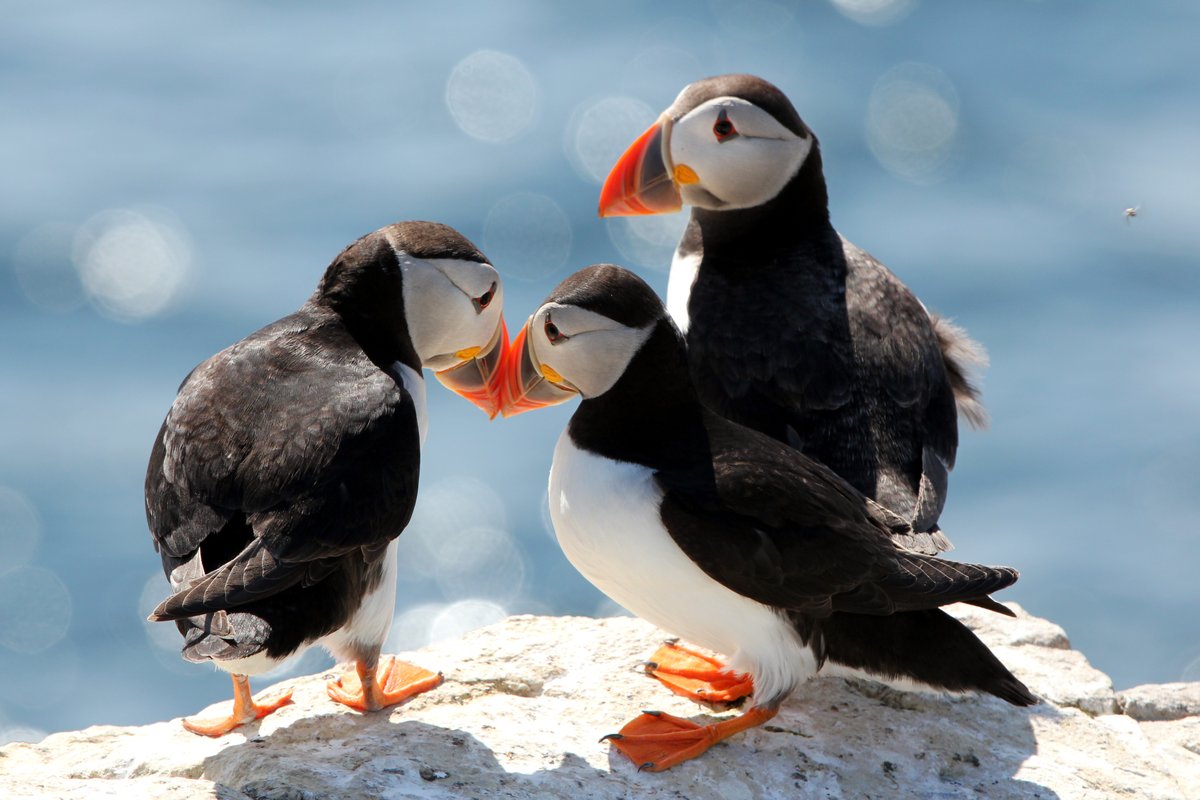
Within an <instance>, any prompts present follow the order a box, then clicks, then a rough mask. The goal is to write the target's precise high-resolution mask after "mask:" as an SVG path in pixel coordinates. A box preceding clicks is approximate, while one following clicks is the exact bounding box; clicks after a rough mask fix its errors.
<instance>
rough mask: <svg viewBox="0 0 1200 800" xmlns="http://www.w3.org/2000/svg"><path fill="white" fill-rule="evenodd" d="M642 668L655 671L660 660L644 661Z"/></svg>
mask: <svg viewBox="0 0 1200 800" xmlns="http://www.w3.org/2000/svg"><path fill="white" fill-rule="evenodd" d="M642 669H644V670H646V672H653V671H654V670H656V669H658V662H657V661H643V662H642Z"/></svg>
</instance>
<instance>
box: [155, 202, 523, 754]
mask: <svg viewBox="0 0 1200 800" xmlns="http://www.w3.org/2000/svg"><path fill="white" fill-rule="evenodd" d="M502 304H503V297H502V288H501V286H500V279H499V275H498V274H497V272H496V270H495V269H494V268H492V266H491V265H490V264H488V263H487V260H486V258H485V257H484V256H483V254H482V253H480V252H479V250H478V249H476V248H475V247H474V246H473V245H472V244H471V243H470V242H468V241H467V240H466V239H465V238H463V237H462V236H461V235H459V234H458V233H457V232H456V231H454V230H453V229H451V228H448V227H446V226H444V225H440V224H437V223H428V222H406V223H398V224H395V225H391V226H388V227H386V228H383V229H380V230H379V231H376V232H374V233H372V234H370V235H368V236H365V237H363V238H362V239H359V240H358V241H357V242H355V243H353V244H352V245H350V246H349V247H347V248H346V249H345V250H344V251H343V252H342V253H341V254H340V255H339V256H338V257H337V258H336V259H335V260H334V261H333V263H332V264H331V265H330V266H329V267H328V269H327V270H326V272H325V275H324V277H323V278H322V279H321V282H320V284H319V286H318V287H317V290H316V292H315V293H314V294H313V295H312V297H310V298H309V300H308V301H307V302H306V303H305V304H304V305H303V306H302V307H301V308H300V309H299V310H298V311H296V312H295V313H293V314H290V315H288V316H286V317H284V318H283V319H280V320H278V321H276V322H274V323H272V324H270V325H268V326H266V327H265V328H262V329H261V330H259V331H257V332H255V333H253V334H251V335H250V336H247V337H246V338H245V339H243V340H241V341H240V342H238V343H236V344H234V345H233V346H231V347H229V348H227V349H225V350H223V351H221V352H220V353H218V354H216V355H215V356H213V357H211V358H209V359H208V360H206V361H204V362H203V363H201V364H200V365H199V366H197V367H196V368H195V369H194V370H192V372H191V374H189V375H188V377H187V378H186V379H185V380H184V382H183V384H182V385H181V386H180V389H179V393H178V396H177V397H176V399H175V402H174V403H173V404H172V406H171V410H170V412H169V413H168V414H167V417H166V420H165V421H164V422H163V425H162V428H161V430H160V432H159V434H158V438H157V439H156V441H155V443H154V448H153V451H152V453H151V456H150V464H149V467H148V470H147V474H146V516H147V520H148V522H149V526H150V530H151V533H152V535H153V539H154V546H155V549H156V550H158V552H159V554H160V556H161V558H162V563H163V568H164V570H165V572H166V573H167V575H168V577H169V579H170V582H171V590H172V594H171V596H170V597H168V598H167V599H166V600H164V601H163V602H162V603H161V604H160V605H159V606H158V607H157V608H156V609H155V610H154V613H153V614H152V615H151V619H152V620H156V621H166V620H174V621H175V622H176V624H177V625H178V627H179V630H180V633H181V634H183V637H184V648H183V655H184V658H186V659H188V660H189V661H197V662H204V661H208V662H211V663H214V664H216V665H217V666H219V667H221V668H222V669H224V670H226V671H228V672H230V673H232V674H233V675H234V676H235V691H236V692H237V694H238V697H239V701H238V702H242V700H241V697H242V694H243V693H248V690H247V689H246V683H245V678H244V676H246V675H251V674H256V673H259V672H262V671H265V670H267V669H270V668H271V667H272V666H273V665H275V664H277V663H279V661H281V660H282V659H285V658H287V657H288V656H290V655H292V654H293V653H296V652H297V651H298V650H300V649H302V648H304V647H306V646H308V645H311V644H314V643H319V644H321V645H323V646H325V647H326V648H327V649H329V650H330V651H331V652H332V653H333V654H334V655H335V657H337V658H338V659H339V660H348V661H355V662H356V663H357V664H358V665H359V672H360V677H362V678H363V683H362V686H361V687H360V688H361V694H362V696H361V697H360V698H358V699H359V700H360V701H361V702H357V703H356V702H350V704H351V705H355V706H356V707H363V708H372V707H378V706H379V705H382V704H387V701H388V700H389V697H388V692H387V690H388V687H387V686H385V685H383V682H381V684H380V687H379V688H381V689H382V692H377V691H376V687H374V681H373V678H374V670H375V667H376V662H377V661H378V658H379V652H380V647H381V645H382V644H383V641H384V639H385V638H386V637H387V634H388V631H389V628H390V625H391V620H392V613H393V609H394V604H395V586H396V542H395V540H396V537H397V536H398V535H399V534H400V532H401V531H403V530H404V527H405V526H406V525H407V524H408V521H409V519H410V517H411V515H412V511H413V506H414V504H415V502H416V497H417V484H418V475H419V471H420V450H421V444H422V443H423V441H424V439H425V431H426V426H427V420H426V410H425V385H424V379H423V377H422V374H421V369H422V367H423V366H432V367H434V368H439V369H442V370H444V372H443V374H442V375H440V376H439V377H445V376H446V375H449V376H450V379H449V380H448V383H452V384H454V386H453V388H455V389H456V390H460V391H463V392H464V393H469V392H472V391H474V392H477V393H484V394H486V393H487V391H488V384H489V379H490V378H491V377H492V374H493V373H494V371H495V366H496V365H497V363H498V362H499V360H500V358H501V356H502V354H503V350H504V348H505V347H506V346H507V336H506V334H505V333H504V325H503V320H502V318H501V308H502ZM493 400H495V398H494V397H493ZM476 402H479V401H478V400H476ZM493 405H494V403H493ZM485 410H486V411H488V412H489V413H492V414H494V412H495V410H496V409H495V408H494V407H492V408H487V407H486V406H485ZM394 666H395V665H389V667H388V668H389V669H391V668H392V667H394ZM239 678H240V683H239ZM393 683H395V681H393ZM393 688H394V687H393ZM331 694H334V695H335V699H341V700H343V701H346V699H347V697H350V698H351V700H353V699H354V698H353V697H352V696H353V695H354V694H355V692H354V691H353V690H349V691H346V690H345V687H341V686H336V687H331ZM245 699H247V700H248V694H247V698H245ZM392 702H396V701H395V700H393V701H392ZM244 705H245V704H244V703H243V706H244ZM252 711H253V708H252V707H243V708H240V709H238V708H235V712H234V714H233V716H232V717H231V718H230V719H228V720H218V721H217V722H216V723H212V724H208V723H194V724H193V725H190V726H189V727H192V728H193V730H196V731H197V732H200V733H209V734H212V735H219V734H220V733H223V732H225V731H226V730H229V729H230V728H232V727H234V726H236V724H238V723H239V722H245V721H247V719H245V717H247V716H249V715H250V714H251V712H252ZM257 715H259V716H261V714H257ZM239 716H240V717H241V719H238V718H239ZM250 718H253V717H250Z"/></svg>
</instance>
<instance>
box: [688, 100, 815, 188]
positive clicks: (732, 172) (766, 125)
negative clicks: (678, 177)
mask: <svg viewBox="0 0 1200 800" xmlns="http://www.w3.org/2000/svg"><path fill="white" fill-rule="evenodd" d="M721 111H724V112H725V113H726V115H727V118H728V119H729V121H730V122H732V123H733V126H734V129H735V130H736V131H737V135H736V136H731V137H730V138H728V139H726V140H724V141H717V137H716V136H715V134H714V133H713V124H714V122H715V121H716V120H717V115H718V114H719V113H720V112H721ZM812 145H813V140H812V137H803V136H797V135H796V134H795V133H792V131H790V130H788V129H787V128H786V127H784V126H783V125H782V124H781V123H780V122H779V121H778V120H776V119H775V118H774V117H772V116H771V115H770V114H768V113H767V112H766V111H763V110H762V109H761V108H759V107H758V106H756V105H754V104H753V103H750V102H748V101H746V100H742V99H740V98H735V97H718V98H716V99H713V100H710V101H708V102H707V103H704V104H703V105H701V106H699V107H697V108H696V109H694V110H692V111H691V112H689V113H688V114H687V115H686V116H684V117H683V119H681V120H679V122H677V123H675V126H674V128H673V129H672V133H671V158H672V160H673V161H674V162H675V164H676V165H680V164H685V165H687V166H688V167H689V168H691V170H692V171H693V172H694V173H695V174H696V175H697V177H698V178H699V182H698V183H695V184H691V185H683V186H681V187H680V193H681V194H682V196H683V199H684V202H686V203H688V204H689V205H695V206H699V207H701V208H712V209H716V210H720V209H735V208H750V207H753V206H757V205H762V204H763V203H765V202H767V201H768V200H770V199H772V198H773V197H775V196H776V195H777V194H779V192H780V191H781V190H782V189H783V187H784V186H786V185H787V183H788V181H790V180H791V179H792V178H793V177H794V176H795V175H796V173H797V172H799V171H800V166H801V165H802V164H803V163H804V159H805V158H807V157H808V154H809V151H810V150H812Z"/></svg>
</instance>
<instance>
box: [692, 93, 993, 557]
mask: <svg viewBox="0 0 1200 800" xmlns="http://www.w3.org/2000/svg"><path fill="white" fill-rule="evenodd" d="M694 86H697V87H699V88H698V89H697V90H696V91H694V92H693V90H692V88H689V89H688V90H687V91H685V92H684V95H682V96H681V98H680V100H679V101H677V103H676V105H677V106H678V105H680V104H681V103H682V102H683V101H684V100H685V99H687V100H688V102H689V103H691V104H692V105H693V107H694V105H698V104H699V103H701V102H704V100H706V99H709V98H711V97H715V96H720V95H721V94H729V95H736V96H739V97H744V98H745V99H747V100H750V101H751V102H755V103H757V104H760V107H763V108H764V109H766V110H768V111H769V112H770V113H772V114H773V115H774V116H775V117H776V119H778V120H779V121H780V122H781V123H783V124H785V125H787V126H789V127H790V128H791V129H792V130H794V131H797V132H800V133H802V134H804V133H808V134H809V135H811V132H809V131H808V129H807V126H805V125H804V124H803V122H801V121H799V117H798V116H797V115H796V114H795V110H794V109H793V108H792V106H791V104H790V103H789V102H787V99H786V97H784V96H783V95H782V93H781V92H779V90H778V89H776V88H775V87H774V86H771V85H770V84H769V83H767V82H765V81H762V80H761V79H758V78H754V77H753V76H722V77H720V78H714V79H707V80H706V81H701V82H698V84H695V85H694ZM672 108H675V107H674V106H673V107H672ZM813 139H814V141H813V145H812V149H811V151H810V153H809V155H808V157H807V159H806V160H805V162H804V164H803V165H802V166H801V168H800V170H799V172H798V173H797V174H796V176H795V177H794V178H793V179H792V180H791V182H789V183H788V184H787V185H786V186H785V187H784V189H783V190H782V191H781V192H780V193H779V194H778V195H777V196H776V197H774V198H773V199H771V200H770V201H768V202H767V203H764V204H763V205H760V206H757V207H754V208H749V209H741V210H734V211H710V210H706V209H700V208H696V209H693V211H692V218H691V222H690V224H689V226H688V229H687V233H686V234H685V236H684V239H683V241H682V242H681V245H680V254H681V255H687V254H696V253H698V254H700V255H701V256H702V259H701V263H700V269H699V272H698V274H697V277H696V280H695V283H694V285H693V286H692V290H691V294H690V298H689V302H688V311H689V316H690V326H689V330H688V332H687V342H688V346H689V362H690V365H691V370H692V376H693V379H694V380H695V384H696V389H697V392H698V393H699V395H700V397H701V399H702V400H703V402H704V403H705V404H706V405H708V406H709V407H710V408H712V409H713V410H715V411H717V412H718V413H719V414H721V415H723V416H725V417H727V418H729V419H731V420H734V421H736V422H739V423H741V424H744V425H747V426H749V427H751V428H754V429H755V430H758V431H761V432H762V433H765V434H767V435H768V436H771V437H772V438H774V439H777V440H779V441H781V442H784V443H787V444H789V445H791V446H794V447H797V448H799V449H801V450H802V451H803V452H804V453H806V454H807V455H810V456H812V457H813V458H816V459H817V460H819V461H821V462H822V463H824V464H826V465H828V466H829V467H831V468H832V469H833V470H834V471H836V472H837V473H838V474H839V475H841V476H842V477H844V478H845V479H846V480H848V481H849V482H850V483H851V484H852V485H853V486H854V487H855V488H856V489H858V490H859V491H860V492H862V493H863V494H865V495H867V496H869V497H872V498H874V499H876V500H878V501H879V502H880V503H882V504H884V505H885V506H887V507H888V508H890V509H891V510H893V511H895V512H896V513H897V514H899V515H901V516H902V517H904V518H905V519H906V520H908V521H910V522H911V523H912V524H913V525H914V527H915V529H916V531H917V532H919V533H928V534H929V535H927V536H926V537H925V540H924V543H923V544H921V545H920V546H921V547H922V549H923V550H925V551H927V552H936V551H937V550H940V549H944V548H945V547H947V546H948V542H946V540H945V539H944V537H942V536H941V534H940V533H938V526H937V520H938V516H939V514H940V513H941V510H942V507H943V505H944V503H945V494H946V488H947V473H948V471H949V470H950V469H951V468H952V467H953V464H954V456H955V451H956V449H957V446H958V427H957V416H956V405H955V392H954V389H953V387H952V385H951V377H952V374H951V373H954V374H957V375H959V376H961V375H962V374H963V367H962V365H961V364H958V363H954V364H952V365H951V369H948V366H947V361H946V356H945V354H944V352H943V348H942V347H940V346H939V338H938V335H937V334H935V331H934V323H933V320H932V319H931V318H930V316H929V314H928V313H927V312H926V311H925V309H924V308H923V307H922V306H921V304H920V302H919V301H918V300H917V299H916V297H914V296H913V294H912V293H911V292H910V291H909V290H908V289H907V288H906V287H905V286H904V285H903V284H902V283H901V282H900V281H899V279H897V278H896V276H895V275H893V274H892V273H891V272H890V271H888V270H887V268H885V267H884V266H883V265H882V264H880V263H879V262H878V261H876V260H875V259H873V258H872V257H871V256H870V255H868V254H867V253H865V252H863V251H862V250H859V249H858V248H856V247H854V245H852V244H850V243H849V242H846V241H845V240H843V239H842V238H841V237H840V236H839V235H838V234H837V232H836V231H835V230H834V229H833V227H832V225H831V224H830V222H829V212H828V195H827V192H826V188H825V180H824V176H823V175H822V169H821V156H820V146H819V143H818V142H817V141H816V139H815V137H813ZM959 383H960V384H961V386H962V387H963V391H964V392H965V393H968V394H971V397H972V398H973V397H974V394H973V392H974V390H973V389H971V387H970V386H969V385H968V384H967V383H966V381H965V380H960V381H959Z"/></svg>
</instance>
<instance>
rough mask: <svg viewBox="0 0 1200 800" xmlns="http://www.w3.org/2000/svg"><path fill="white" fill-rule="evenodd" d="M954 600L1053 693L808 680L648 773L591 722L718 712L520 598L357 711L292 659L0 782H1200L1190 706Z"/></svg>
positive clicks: (18, 766)
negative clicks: (689, 756)
mask: <svg viewBox="0 0 1200 800" xmlns="http://www.w3.org/2000/svg"><path fill="white" fill-rule="evenodd" d="M955 613H956V614H957V615H958V616H960V618H963V619H965V620H966V621H967V622H968V624H971V625H972V626H973V627H976V629H977V631H978V633H979V634H980V636H981V638H983V639H984V641H986V642H988V643H989V645H991V646H993V647H994V648H995V649H996V652H997V654H998V655H999V656H1000V658H1001V659H1003V660H1004V661H1005V662H1006V663H1008V664H1009V665H1010V666H1012V667H1013V669H1014V671H1015V672H1016V673H1017V674H1018V675H1019V676H1020V677H1021V678H1022V680H1025V681H1026V682H1027V683H1028V684H1029V686H1030V688H1031V689H1033V691H1034V692H1036V693H1037V694H1039V695H1040V696H1042V697H1045V698H1049V699H1050V700H1052V701H1053V702H1046V703H1044V704H1042V705H1040V706H1036V707H1034V708H1032V709H1018V708H1014V707H1012V706H1009V705H1007V704H1005V703H1004V702H1002V701H1000V700H997V699H995V698H991V697H975V696H954V697H949V696H940V695H922V694H911V693H905V692H899V691H896V690H893V689H889V688H886V687H882V686H879V685H878V684H870V683H866V682H857V681H844V680H840V679H835V678H828V679H819V680H816V681H813V682H811V683H809V684H808V685H806V686H804V687H803V688H802V689H801V690H800V691H799V692H797V693H796V695H795V696H794V697H793V698H792V699H791V700H789V701H788V702H787V703H786V704H785V706H784V708H783V710H782V711H781V713H780V714H779V716H778V717H776V718H775V719H774V720H772V721H771V723H770V724H769V725H767V726H764V727H762V728H759V729H755V730H752V731H749V732H747V733H745V734H742V735H739V736H736V737H734V738H733V739H731V740H730V741H728V742H725V743H722V744H720V745H717V746H716V747H714V748H713V749H712V750H710V751H709V752H708V753H707V754H705V755H704V756H702V757H701V758H699V759H697V760H694V761H690V762H687V763H685V764H682V765H680V766H678V767H676V768H675V769H673V770H670V771H669V772H665V773H655V774H651V773H639V772H637V770H636V769H635V768H634V766H633V765H632V764H630V763H629V762H628V761H626V760H625V758H624V757H623V756H621V755H620V754H619V753H616V752H615V751H613V750H611V749H610V748H609V746H608V745H606V744H602V743H600V742H599V741H598V739H599V738H600V736H601V735H603V734H605V733H610V732H613V731H616V730H617V729H619V728H620V727H621V725H622V724H624V723H625V722H626V721H628V720H629V719H630V718H632V717H633V716H634V715H635V714H637V713H638V712H639V711H640V710H641V709H643V708H658V709H661V710H663V711H668V712H671V713H674V714H678V715H681V716H687V717H691V718H693V719H697V720H704V719H710V718H711V715H709V714H708V713H707V712H706V711H704V710H703V709H700V708H698V707H697V706H695V705H692V704H690V703H688V702H687V701H685V700H683V699H682V698H678V697H676V696H675V695H672V694H670V693H668V692H667V691H666V690H665V689H663V688H662V687H661V686H659V685H658V683H657V682H655V681H654V680H652V679H650V678H648V677H646V676H645V675H644V674H642V672H641V670H640V667H639V664H640V662H641V661H643V660H644V659H646V658H647V657H648V655H649V654H650V653H651V652H652V651H653V649H654V648H655V647H656V646H657V645H658V643H659V641H660V640H661V639H662V638H663V634H662V633H661V632H660V631H657V630H656V629H654V628H653V627H651V626H650V625H648V624H646V623H644V622H641V621H639V620H636V619H631V618H627V617H618V618H612V619H604V620H594V619H585V618H577V617H561V618H556V617H512V618H510V619H508V620H506V621H504V622H502V623H499V624H496V625H493V626H491V627H489V628H485V629H482V630H479V631H475V632H474V633H470V634H467V635H466V636H464V637H462V638H461V639H458V640H452V641H446V642H441V643H438V644H435V645H432V646H430V647H428V648H426V649H424V650H422V651H420V652H419V653H412V654H405V656H404V657H406V658H408V659H409V660H412V661H414V662H416V663H418V664H421V665H422V666H425V667H428V668H432V669H440V670H442V671H443V672H444V673H445V675H446V682H445V683H444V684H443V685H442V686H441V687H439V688H438V689H436V690H434V691H432V692H430V693H428V694H425V695H422V696H420V697H417V698H414V699H413V700H412V701H410V702H408V703H406V704H404V705H402V706H400V707H398V708H393V709H390V710H388V711H385V712H381V713H379V714H372V715H361V714H357V713H354V712H352V711H349V710H348V709H345V708H343V707H341V706H338V705H336V704H334V703H333V702H331V701H330V700H329V699H328V698H327V697H326V696H325V691H324V680H325V676H322V675H317V676H310V677H306V678H297V679H293V680H289V681H285V682H284V683H283V684H280V685H281V686H283V685H288V686H292V687H294V689H295V695H294V700H295V702H294V704H292V705H290V706H286V707H284V708H283V709H281V710H280V711H278V712H276V713H275V714H272V715H271V716H269V717H267V718H266V719H264V720H262V721H261V722H260V723H255V724H252V725H249V726H247V727H245V728H243V729H241V732H237V733H233V734H230V735H228V736H225V737H223V738H221V739H216V740H213V739H207V738H204V737H199V736H194V735H193V734H190V733H188V732H186V731H185V730H183V728H182V727H181V726H180V724H179V721H178V720H172V721H170V722H164V723H157V724H154V725H147V726H144V727H137V728H116V727H109V726H98V727H93V728H89V729H87V730H84V731H79V732H71V733H59V734H53V735H51V736H48V737H46V739H45V740H44V741H42V742H41V743H39V744H12V745H8V746H6V747H4V748H0V797H4V798H14V799H15V798H21V800H24V799H25V798H38V800H42V798H93V797H95V798H110V797H111V798H117V797H122V798H124V797H130V798H152V799H153V798H170V799H171V800H192V798H206V799H207V800H211V798H214V797H215V798H220V800H246V799H247V798H251V799H252V800H266V799H267V798H270V799H271V800H310V799H311V800H316V798H321V800H326V799H327V798H374V797H380V798H389V799H391V798H410V797H414V798H415V797H421V798H468V797H469V798H481V799H482V798H546V799H547V800H548V799H549V798H570V800H582V798H680V797H685V798H690V799H691V800H703V799H704V798H724V799H728V800H736V799H738V798H747V799H748V798H774V797H785V796H786V797H821V798H826V797H829V798H861V797H880V798H890V797H923V798H959V797H963V798H966V797H972V798H975V797H986V798H1034V797H1039V798H1061V799H1063V800H1070V799H1071V798H1080V799H1081V800H1082V799H1083V798H1104V797H1131V798H1132V797H1137V798H1161V799H1162V800H1167V799H1168V798H1171V799H1174V798H1184V799H1185V800H1188V799H1193V798H1197V797H1200V794H1198V787H1200V717H1198V716H1196V715H1194V714H1191V715H1188V716H1185V717H1183V718H1182V719H1176V720H1174V721H1169V722H1168V721H1154V722H1145V723H1139V722H1138V721H1137V720H1136V719H1134V718H1133V717H1129V716H1122V715H1117V714H1112V713H1107V712H1111V711H1115V710H1116V709H1117V703H1116V698H1115V695H1113V693H1112V687H1111V683H1110V682H1109V681H1108V679H1107V677H1105V676H1104V675H1103V674H1102V673H1099V672H1097V671H1096V670H1094V669H1092V668H1091V667H1090V666H1088V665H1087V662H1086V659H1084V658H1083V656H1082V655H1081V654H1079V653H1077V652H1075V651H1073V650H1070V649H1068V648H1067V644H1066V637H1065V635H1063V634H1062V630H1061V629H1060V628H1058V627H1057V626H1054V625H1053V624H1051V623H1048V622H1046V621H1045V620H1039V619H1036V618H1033V617H1030V616H1028V615H1027V614H1024V612H1019V613H1020V616H1019V618H1018V619H1016V620H1011V619H1006V618H1004V617H1001V616H999V615H996V614H990V613H988V612H984V611H979V610H977V609H971V608H961V609H957V610H956V611H955ZM1140 688H1141V687H1140ZM1126 702H1127V705H1128V701H1126ZM1085 711H1091V712H1092V714H1096V713H1100V714H1101V715H1100V716H1092V715H1089V714H1088V713H1085Z"/></svg>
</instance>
